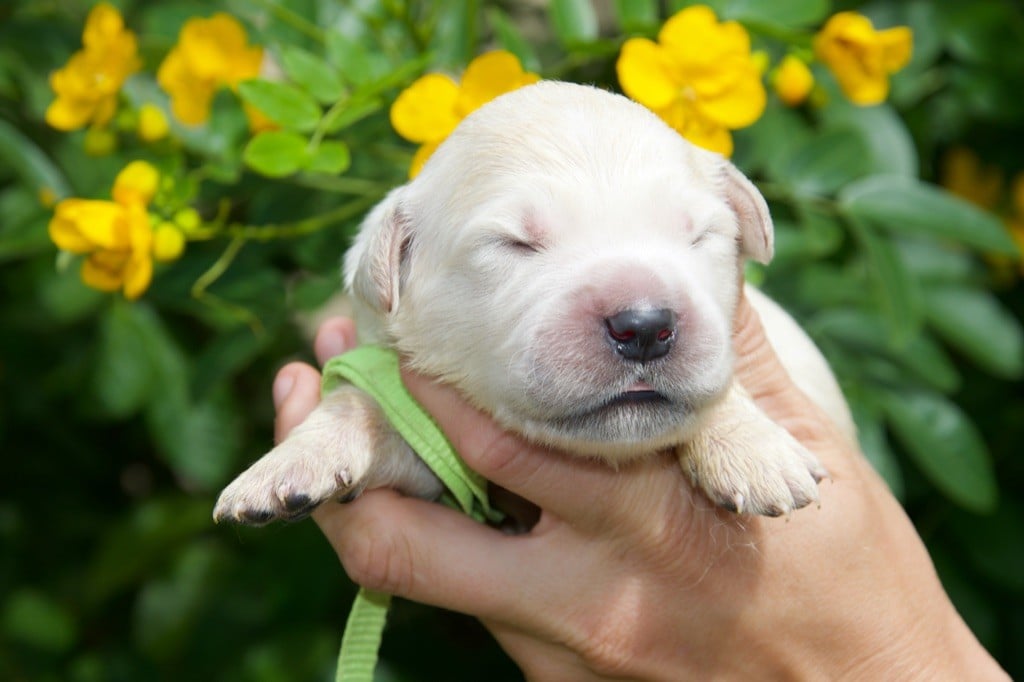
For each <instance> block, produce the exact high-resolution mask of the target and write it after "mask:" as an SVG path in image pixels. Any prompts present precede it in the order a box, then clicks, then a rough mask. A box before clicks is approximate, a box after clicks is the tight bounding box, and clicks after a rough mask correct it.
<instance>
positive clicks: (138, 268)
mask: <svg viewBox="0 0 1024 682" xmlns="http://www.w3.org/2000/svg"><path fill="white" fill-rule="evenodd" d="M152 281H153V261H152V260H151V259H150V258H149V255H148V254H146V255H132V257H131V258H129V259H128V262H127V263H125V267H124V295H125V298H128V299H131V300H135V299H137V298H138V297H139V296H141V295H142V294H143V293H144V292H145V291H146V289H148V288H149V284H150V282H152Z"/></svg>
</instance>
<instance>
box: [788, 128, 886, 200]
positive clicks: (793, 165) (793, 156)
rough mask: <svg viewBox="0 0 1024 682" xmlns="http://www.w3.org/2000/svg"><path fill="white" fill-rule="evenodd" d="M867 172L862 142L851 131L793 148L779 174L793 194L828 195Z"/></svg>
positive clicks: (831, 132)
mask: <svg viewBox="0 0 1024 682" xmlns="http://www.w3.org/2000/svg"><path fill="white" fill-rule="evenodd" d="M867 171H868V165H867V149H866V146H865V144H864V141H863V139H862V138H861V137H860V136H859V135H858V134H857V133H855V132H853V131H851V130H843V129H836V130H829V131H825V132H823V133H822V134H820V135H815V136H813V137H810V138H808V139H806V140H804V141H803V143H802V144H799V143H798V145H797V146H796V147H795V148H793V151H792V152H790V153H789V154H787V155H786V156H785V161H784V162H783V163H782V168H781V170H780V174H781V177H782V178H785V182H787V183H788V184H789V186H790V187H791V188H792V190H793V192H795V193H796V194H802V195H810V196H815V195H830V194H832V193H834V192H836V191H838V190H839V189H840V188H841V187H842V186H843V185H845V184H846V183H848V182H850V181H851V180H853V179H855V178H858V177H860V176H862V175H864V174H865V173H866V172H867Z"/></svg>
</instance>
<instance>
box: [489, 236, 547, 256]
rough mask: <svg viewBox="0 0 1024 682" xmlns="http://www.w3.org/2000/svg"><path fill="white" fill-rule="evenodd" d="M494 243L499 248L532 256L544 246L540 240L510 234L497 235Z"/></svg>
mask: <svg viewBox="0 0 1024 682" xmlns="http://www.w3.org/2000/svg"><path fill="white" fill-rule="evenodd" d="M494 243H495V244H496V245H497V246H498V247H499V248H502V249H506V250H508V251H511V252H513V253H516V254H519V255H522V256H530V255H533V254H536V253H540V252H541V251H542V250H543V248H544V247H543V246H542V245H541V244H540V243H539V242H536V241H531V240H529V239H523V238H521V237H517V236H515V235H510V234H499V235H495V237H494Z"/></svg>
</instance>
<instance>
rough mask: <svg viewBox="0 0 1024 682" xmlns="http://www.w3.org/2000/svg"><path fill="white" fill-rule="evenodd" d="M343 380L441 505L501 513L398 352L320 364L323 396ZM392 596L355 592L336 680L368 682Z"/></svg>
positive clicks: (483, 516) (358, 352) (480, 516)
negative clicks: (417, 463) (374, 411)
mask: <svg viewBox="0 0 1024 682" xmlns="http://www.w3.org/2000/svg"><path fill="white" fill-rule="evenodd" d="M343 382H348V383H350V384H352V385H353V386H355V387H357V388H359V389H362V390H363V391H365V392H366V393H368V394H369V395H370V396H371V397H372V398H373V399H374V400H375V401H376V402H377V404H378V405H379V406H380V408H381V410H382V411H383V412H384V415H385V416H386V417H387V419H388V421H389V422H391V425H392V426H394V427H395V430H397V431H398V433H399V434H400V435H401V436H402V438H403V439H404V440H405V442H406V443H408V444H409V447H411V448H412V449H413V451H414V452H415V453H416V454H417V455H419V457H420V459H422V460H423V462H424V463H425V464H426V465H427V466H428V467H430V470H431V471H433V472H434V475H436V476H437V477H438V478H439V479H441V482H442V483H443V484H444V485H445V488H446V492H445V494H444V496H443V497H442V500H441V501H442V502H444V503H445V504H448V505H449V506H451V507H454V508H456V509H461V510H462V511H463V512H465V513H466V514H468V515H469V516H471V517H473V518H474V519H476V520H477V521H498V520H500V519H501V517H502V514H501V512H499V511H497V510H495V509H493V508H492V507H491V505H490V501H489V500H488V498H487V482H486V481H485V480H484V479H483V477H481V476H480V475H479V474H478V473H476V472H475V471H473V470H472V469H470V468H469V467H468V466H466V463H465V462H463V461H462V459H461V458H460V457H459V456H458V455H457V454H456V453H455V450H454V449H453V448H452V445H451V443H450V442H449V441H448V438H447V437H445V435H444V433H443V432H442V431H441V429H440V427H439V426H438V425H437V422H435V421H434V419H433V418H432V417H431V416H430V415H429V414H427V412H426V411H425V410H424V409H423V408H422V407H421V406H420V404H419V403H417V402H416V401H415V400H414V399H413V397H412V396H411V395H409V392H408V391H407V390H406V388H405V385H404V384H403V383H402V376H401V374H400V372H399V365H398V354H397V353H395V352H394V351H392V350H390V349H387V348H382V347H380V346H360V347H359V348H356V349H355V350H351V351H349V352H347V353H345V354H344V355H339V356H337V357H335V358H332V359H331V360H330V361H328V363H327V364H326V365H325V366H324V371H323V382H322V384H321V388H322V392H324V393H327V392H329V391H331V390H333V389H334V388H336V387H337V386H338V385H339V384H341V383H343ZM390 603H391V595H389V594H384V593H381V592H372V591H370V590H366V589H362V588H361V589H360V590H359V593H358V594H357V595H356V600H355V602H354V603H353V604H352V610H351V611H350V612H349V617H348V622H346V624H345V635H344V637H343V638H342V640H341V653H340V654H339V655H338V671H337V674H336V676H335V680H336V682H371V681H372V680H373V671H374V668H375V667H376V665H377V655H378V651H379V649H380V642H381V638H382V636H383V631H384V621H385V620H386V618H387V612H388V607H389V605H390Z"/></svg>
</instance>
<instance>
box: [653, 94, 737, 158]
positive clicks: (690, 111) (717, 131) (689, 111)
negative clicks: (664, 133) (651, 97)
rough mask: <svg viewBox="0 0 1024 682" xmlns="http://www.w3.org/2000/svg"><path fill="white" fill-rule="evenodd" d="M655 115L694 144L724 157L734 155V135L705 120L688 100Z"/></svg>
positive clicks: (657, 111)
mask: <svg viewBox="0 0 1024 682" xmlns="http://www.w3.org/2000/svg"><path fill="white" fill-rule="evenodd" d="M654 113H656V114H657V115H658V116H659V117H660V118H661V119H662V120H663V121H665V123H667V124H668V125H670V126H671V127H672V128H674V129H675V130H676V131H677V132H678V133H679V134H680V135H682V136H683V137H684V138H686V139H687V140H689V141H690V142H692V143H693V144H695V145H697V146H699V147H703V148H704V149H709V150H711V151H713V152H718V153H719V154H721V155H723V156H731V155H732V150H733V146H732V135H731V134H730V133H729V131H728V129H726V128H724V127H723V126H720V125H717V124H715V123H714V122H713V121H709V120H707V119H705V118H703V117H702V116H701V114H700V112H699V110H697V109H696V108H695V107H693V106H692V105H691V104H690V103H689V102H687V101H686V100H684V99H677V100H676V101H675V102H673V103H672V104H671V105H669V106H668V107H665V108H664V109H656V110H655V112H654Z"/></svg>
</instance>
